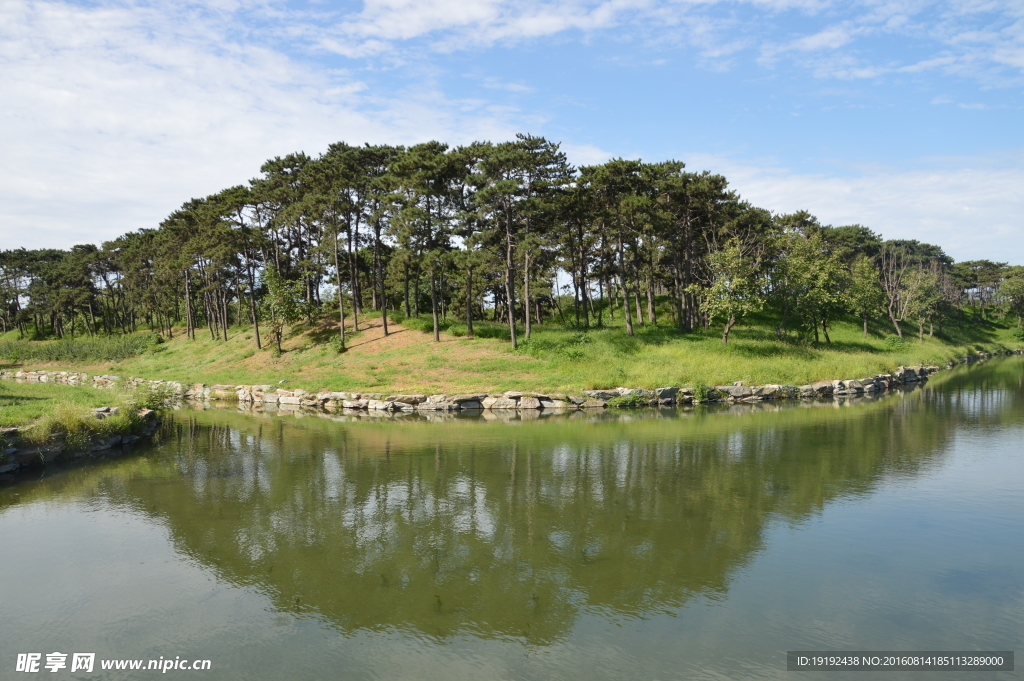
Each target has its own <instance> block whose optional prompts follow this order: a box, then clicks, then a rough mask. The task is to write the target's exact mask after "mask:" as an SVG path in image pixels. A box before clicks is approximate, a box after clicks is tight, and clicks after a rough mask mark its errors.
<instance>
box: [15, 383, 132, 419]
mask: <svg viewBox="0 0 1024 681" xmlns="http://www.w3.org/2000/svg"><path fill="white" fill-rule="evenodd" d="M119 401H120V398H119V397H118V395H117V393H116V391H113V390H101V389H98V388H89V387H85V386H70V385H53V384H50V383H16V382H14V381H0V426H20V425H24V424H26V423H29V422H31V421H35V420H37V419H40V418H42V417H44V416H49V415H52V414H53V413H54V412H56V411H57V410H58V408H64V407H67V408H70V409H73V410H76V411H77V412H81V413H83V414H84V413H86V412H88V411H89V410H90V409H92V408H94V407H107V406H113V405H114V403H116V402H119Z"/></svg>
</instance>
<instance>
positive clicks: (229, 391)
mask: <svg viewBox="0 0 1024 681" xmlns="http://www.w3.org/2000/svg"><path fill="white" fill-rule="evenodd" d="M1004 354H1005V355H1007V356H1009V355H1020V354H1022V351H1020V350H1017V351H1007V352H1005V353H1004ZM992 356H993V355H992V354H991V353H987V352H979V353H978V354H977V355H965V356H962V357H957V358H956V362H950V363H949V364H947V366H946V368H947V369H950V368H953V367H954V366H957V365H959V364H970V363H973V362H976V361H979V360H985V359H989V358H991V357H992ZM937 371H939V367H938V366H934V365H932V366H921V365H918V366H901V367H897V368H896V369H895V370H894V371H893V372H892V373H888V374H876V375H874V376H868V377H863V378H842V379H832V380H823V381H816V382H814V383H809V384H805V385H802V386H795V385H784V384H765V385H745V384H744V383H743V382H742V381H737V382H736V383H734V384H732V385H717V386H698V387H675V386H669V387H662V388H656V389H654V390H648V389H644V388H623V387H617V388H605V389H599V390H580V391H577V392H576V393H539V392H534V391H516V390H509V391H505V392H502V393H498V392H487V391H478V392H472V393H461V394H456V395H446V394H435V395H424V394H396V395H386V394H384V393H379V392H354V391H353V392H347V391H344V392H343V391H333V392H320V393H313V392H309V391H306V390H303V389H288V388H283V387H280V384H279V385H276V386H275V385H268V384H264V385H228V384H213V385H208V384H205V383H191V384H185V383H182V382H180V381H165V380H159V379H157V380H151V379H143V378H137V377H129V378H125V379H122V378H120V377H119V376H112V375H91V374H88V373H86V372H82V371H63V370H24V369H16V370H10V369H5V370H0V380H14V381H19V382H26V383H33V382H37V383H54V384H61V385H69V386H75V385H81V386H91V387H94V388H114V387H118V386H120V387H125V388H129V389H139V388H143V389H148V390H152V391H157V392H161V393H163V398H164V401H165V402H167V403H169V404H172V403H174V402H181V401H184V402H216V401H223V402H238V403H239V404H249V405H254V406H255V405H262V406H264V407H266V406H269V405H274V406H275V407H276V408H278V409H282V410H288V409H303V408H305V409H314V410H316V409H319V410H322V411H349V412H351V411H364V412H400V411H417V412H450V411H485V410H489V411H547V410H551V411H561V410H566V411H571V410H578V409H606V408H615V407H666V406H676V405H688V404H709V403H719V402H763V401H771V400H784V399H813V398H823V397H845V396H858V395H867V394H873V393H883V392H885V391H887V390H890V389H892V388H895V387H898V386H902V385H907V384H912V383H916V382H919V381H923V380H927V379H928V377H929V376H930V375H932V374H934V373H935V372H937ZM282 383H283V382H282Z"/></svg>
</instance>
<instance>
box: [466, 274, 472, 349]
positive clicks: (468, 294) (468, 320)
mask: <svg viewBox="0 0 1024 681" xmlns="http://www.w3.org/2000/svg"><path fill="white" fill-rule="evenodd" d="M466 333H468V334H469V337H470V338H472V337H473V268H472V267H469V268H467V269H466Z"/></svg>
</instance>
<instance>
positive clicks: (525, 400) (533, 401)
mask: <svg viewBox="0 0 1024 681" xmlns="http://www.w3.org/2000/svg"><path fill="white" fill-rule="evenodd" d="M519 408H520V409H540V400H538V399H537V398H536V397H529V396H524V397H522V398H521V399H520V400H519Z"/></svg>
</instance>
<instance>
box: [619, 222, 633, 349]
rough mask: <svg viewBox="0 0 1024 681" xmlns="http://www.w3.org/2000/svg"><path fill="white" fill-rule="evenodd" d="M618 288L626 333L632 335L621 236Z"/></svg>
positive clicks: (631, 320) (620, 239)
mask: <svg viewBox="0 0 1024 681" xmlns="http://www.w3.org/2000/svg"><path fill="white" fill-rule="evenodd" d="M619 288H621V289H622V314H623V315H625V318H626V333H627V334H629V335H630V336H632V335H633V319H632V317H631V316H630V313H629V289H628V288H627V287H626V260H625V257H624V255H623V253H622V237H621V236H620V237H619Z"/></svg>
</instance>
